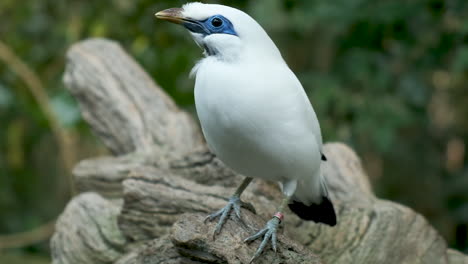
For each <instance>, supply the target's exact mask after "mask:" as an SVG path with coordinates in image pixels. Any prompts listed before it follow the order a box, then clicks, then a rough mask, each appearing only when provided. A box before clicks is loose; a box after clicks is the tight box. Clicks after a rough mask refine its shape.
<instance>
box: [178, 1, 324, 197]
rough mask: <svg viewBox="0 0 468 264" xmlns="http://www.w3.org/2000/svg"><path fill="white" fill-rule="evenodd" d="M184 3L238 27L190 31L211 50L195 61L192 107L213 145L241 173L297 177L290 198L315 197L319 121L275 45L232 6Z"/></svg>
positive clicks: (195, 12)
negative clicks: (201, 32)
mask: <svg viewBox="0 0 468 264" xmlns="http://www.w3.org/2000/svg"><path fill="white" fill-rule="evenodd" d="M201 6H208V7H209V8H201ZM183 9H184V10H185V11H184V13H183V14H184V15H186V16H188V17H192V18H195V19H197V18H199V19H204V18H206V17H209V16H211V15H215V14H223V16H225V17H226V18H227V19H229V20H230V21H232V22H233V24H234V25H235V27H236V32H237V33H238V34H239V37H237V36H233V35H225V34H213V35H211V36H208V37H205V38H203V39H201V40H200V37H199V36H198V35H197V33H192V34H193V35H195V36H194V39H195V40H196V41H197V43H199V44H200V45H201V46H205V45H212V46H214V47H216V49H217V51H216V54H215V55H214V56H207V57H206V58H204V59H202V60H201V61H200V62H199V63H198V64H197V66H196V73H195V74H196V83H195V103H196V108H197V114H198V116H199V119H200V123H201V126H202V128H203V133H204V135H205V138H206V141H207V142H208V145H209V147H210V148H211V150H212V151H213V152H214V153H215V154H216V155H217V156H218V157H219V158H220V159H221V160H222V161H223V162H225V163H226V164H227V165H228V166H230V167H231V168H233V169H234V170H236V171H238V172H240V173H242V174H244V175H246V176H250V177H254V178H262V179H266V180H272V181H278V182H280V183H283V186H284V184H285V183H286V182H287V181H294V180H297V181H298V186H299V188H298V189H297V190H296V191H295V198H296V199H298V200H300V201H301V202H304V203H306V204H307V205H309V204H311V203H312V202H320V199H321V194H322V191H321V190H320V186H321V185H320V181H321V180H322V178H321V176H320V175H321V174H320V163H321V162H320V161H321V149H322V135H321V133H320V126H319V123H318V120H317V117H316V115H315V112H314V110H313V108H312V106H311V104H310V102H309V100H308V98H307V96H306V94H305V92H304V89H303V88H302V85H301V83H300V82H299V81H298V79H297V78H296V76H295V75H294V73H293V72H292V71H291V70H290V69H289V67H288V66H287V64H286V63H285V61H284V60H283V58H282V57H281V54H280V52H279V51H278V49H277V48H276V46H275V44H274V43H273V42H272V41H271V39H270V38H269V37H268V35H267V34H266V33H265V31H264V30H263V29H262V28H261V27H260V26H259V25H258V23H257V22H255V21H254V20H253V19H252V18H250V17H249V16H248V15H247V14H245V13H243V12H241V11H239V10H237V9H233V8H230V7H226V6H219V5H205V4H201V3H191V4H188V5H185V6H184V7H183ZM202 10H203V11H202ZM236 22H239V23H236ZM241 23H242V25H243V26H242V27H240V26H239V27H237V25H238V24H241ZM288 191H291V190H288Z"/></svg>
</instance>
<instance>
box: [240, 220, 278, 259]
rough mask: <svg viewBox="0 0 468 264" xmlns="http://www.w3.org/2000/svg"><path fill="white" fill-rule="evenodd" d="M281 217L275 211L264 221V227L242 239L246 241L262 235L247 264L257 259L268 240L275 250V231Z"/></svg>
mask: <svg viewBox="0 0 468 264" xmlns="http://www.w3.org/2000/svg"><path fill="white" fill-rule="evenodd" d="M282 218H283V215H282V214H281V213H276V214H275V216H274V217H273V218H272V219H271V220H270V221H268V222H267V223H266V225H265V228H263V229H262V230H260V231H258V232H257V233H255V234H254V235H252V236H249V237H248V238H246V239H244V242H247V243H248V242H252V241H254V240H256V239H257V238H259V237H262V236H263V240H262V243H260V246H259V247H258V249H257V251H256V252H255V254H254V255H253V257H252V258H251V259H250V261H249V264H250V263H252V262H253V261H254V260H255V259H257V258H258V257H259V256H260V255H261V254H262V252H263V250H264V249H265V247H266V245H267V244H268V242H269V241H271V246H272V248H273V250H274V251H275V252H276V231H277V230H278V227H279V224H280V223H281V220H282Z"/></svg>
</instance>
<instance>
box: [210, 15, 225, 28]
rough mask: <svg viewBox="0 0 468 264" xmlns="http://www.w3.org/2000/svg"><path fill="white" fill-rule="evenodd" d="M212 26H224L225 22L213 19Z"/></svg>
mask: <svg viewBox="0 0 468 264" xmlns="http://www.w3.org/2000/svg"><path fill="white" fill-rule="evenodd" d="M211 25H213V27H220V26H222V25H223V20H221V19H220V18H217V17H215V18H213V20H211Z"/></svg>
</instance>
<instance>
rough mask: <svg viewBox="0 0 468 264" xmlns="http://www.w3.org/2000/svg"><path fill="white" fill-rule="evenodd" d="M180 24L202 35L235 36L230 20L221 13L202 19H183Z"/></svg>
mask: <svg viewBox="0 0 468 264" xmlns="http://www.w3.org/2000/svg"><path fill="white" fill-rule="evenodd" d="M182 24H183V25H184V27H185V28H186V29H188V30H190V31H191V32H194V33H200V34H203V35H211V34H229V35H234V36H237V32H236V31H235V30H234V26H233V25H232V23H231V21H229V20H228V19H227V18H225V17H224V16H222V15H214V16H212V17H209V18H207V19H205V20H202V21H197V20H192V19H184V22H183V23H182Z"/></svg>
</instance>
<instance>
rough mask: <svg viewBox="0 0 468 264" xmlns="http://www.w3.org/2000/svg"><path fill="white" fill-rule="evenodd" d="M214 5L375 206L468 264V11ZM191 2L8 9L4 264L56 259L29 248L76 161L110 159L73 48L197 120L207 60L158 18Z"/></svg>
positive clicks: (364, 1)
mask: <svg viewBox="0 0 468 264" xmlns="http://www.w3.org/2000/svg"><path fill="white" fill-rule="evenodd" d="M206 2H218V3H223V4H227V5H232V6H235V7H239V8H241V9H243V10H245V11H247V12H248V13H249V14H251V15H252V16H253V17H254V18H255V19H256V20H257V21H258V22H259V23H260V24H261V25H263V26H264V28H265V29H266V30H267V31H268V32H269V34H270V36H271V37H272V39H273V40H274V41H275V42H276V44H277V45H278V47H279V48H280V50H281V51H282V54H283V56H284V58H285V60H286V61H287V62H288V64H289V65H290V67H291V68H292V69H293V71H294V72H295V73H296V74H297V75H298V77H299V79H300V80H301V82H302V84H303V86H304V88H305V89H306V91H307V93H308V94H309V96H310V98H311V101H312V103H313V105H314V107H315V110H316V112H317V114H318V116H319V119H320V121H321V126H322V130H323V135H324V139H325V141H336V140H338V141H343V142H346V143H347V144H349V145H350V146H352V147H353V148H354V149H355V150H356V151H357V152H358V154H359V156H360V157H361V158H362V160H363V165H364V167H365V168H366V170H367V172H368V173H369V176H370V177H371V180H372V182H373V185H374V188H375V190H376V192H377V194H378V196H379V197H382V198H386V199H390V200H393V201H397V202H400V203H403V204H405V205H407V206H410V207H411V208H413V209H415V210H416V211H418V212H419V213H421V214H423V215H424V216H426V218H427V219H428V220H429V221H430V222H431V223H432V224H433V225H434V226H435V227H436V228H437V229H438V230H439V231H440V233H441V234H442V235H443V236H444V237H445V238H446V240H447V241H448V243H449V245H450V246H451V247H454V248H457V249H459V250H461V251H464V252H465V253H468V239H467V237H468V166H467V165H468V159H467V157H466V142H467V140H468V118H467V117H468V19H467V17H468V2H467V1H466V0H445V1H444V0H413V1H406V0H393V1H375V0H311V1H294V0H282V1H280V0H268V1H267V0H264V1H245V0H235V1H234V0H232V1H206ZM183 3H185V2H183V1H157V0H152V1H149V0H133V1H129V0H107V1H81V0H27V1H17V0H16V1H14V0H2V1H0V128H1V129H0V263H48V262H49V260H48V254H49V252H48V243H47V241H45V242H34V243H24V242H25V241H29V240H31V241H35V240H38V239H39V240H40V239H42V238H43V237H47V236H48V234H50V232H51V230H52V227H53V220H54V219H56V217H57V216H58V214H59V213H60V212H61V211H62V210H63V208H64V206H65V204H66V203H67V201H68V200H69V197H70V187H69V185H70V184H69V178H68V177H69V174H70V169H71V168H72V166H73V164H75V163H76V162H77V161H79V160H80V159H83V158H85V157H92V156H96V155H101V154H103V153H105V149H104V147H103V146H102V144H101V143H100V142H99V141H98V140H97V139H96V138H94V137H93V135H92V133H91V132H90V131H89V128H88V127H87V125H86V124H85V123H84V122H83V120H82V119H81V117H80V114H79V111H78V109H77V106H76V103H75V102H74V100H73V98H72V97H71V96H70V95H69V94H68V93H67V91H66V90H65V89H64V86H63V84H62V82H61V78H62V74H63V70H64V64H65V58H64V55H65V53H66V50H67V48H68V47H69V46H70V45H71V44H73V43H75V42H77V41H79V40H81V39H85V38H89V37H106V38H111V39H115V40H117V41H118V42H120V43H121V44H122V45H123V46H124V48H125V49H126V50H127V51H128V52H130V53H131V55H132V56H133V57H135V58H136V59H137V60H138V61H139V62H140V63H141V64H142V65H143V67H144V68H145V69H146V70H147V71H148V72H149V73H150V74H151V75H152V76H153V77H154V78H155V79H156V81H157V82H158V83H159V84H160V85H161V86H162V87H163V88H164V89H165V90H166V91H167V92H168V93H169V94H170V95H171V96H172V97H173V98H174V99H175V100H176V101H177V103H178V104H179V105H181V106H182V107H184V108H186V109H187V110H189V111H193V110H194V107H193V94H192V90H193V80H192V79H189V78H188V73H189V71H190V69H191V67H192V66H193V64H194V62H195V61H196V59H197V58H200V56H201V51H200V50H199V48H198V47H197V46H196V45H194V43H193V41H192V40H191V39H190V37H189V35H188V34H187V33H186V32H185V31H184V29H183V28H182V27H176V26H174V25H170V24H169V23H163V22H161V21H156V20H155V18H154V13H155V12H156V11H159V10H161V9H165V8H169V7H177V6H180V5H182V4H183ZM36 228H39V229H36ZM29 230H34V232H32V233H29V232H27V233H21V232H25V231H29ZM18 233H19V234H18ZM13 234H16V235H13ZM9 235H13V236H9ZM11 247H13V248H11ZM5 248H9V249H5Z"/></svg>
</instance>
